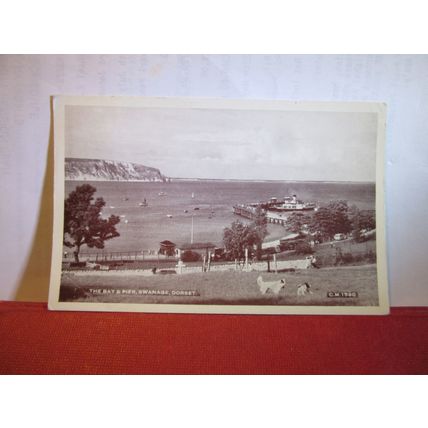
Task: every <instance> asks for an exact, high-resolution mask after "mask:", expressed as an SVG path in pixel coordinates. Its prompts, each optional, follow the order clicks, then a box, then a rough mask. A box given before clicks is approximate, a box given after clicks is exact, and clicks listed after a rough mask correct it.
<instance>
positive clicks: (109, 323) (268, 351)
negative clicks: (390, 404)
mask: <svg viewBox="0 0 428 428" xmlns="http://www.w3.org/2000/svg"><path fill="white" fill-rule="evenodd" d="M0 343H1V347H0V374H426V373H428V308H426V307H423V308H422V307H419V308H418V307H413V308H392V309H391V314H390V315H388V316H308V315H299V316H291V315H287V316H271V315H251V316H248V315H197V314H195V315H193V314H141V313H109V312H104V313H100V312H55V311H48V309H47V305H46V304H43V303H22V302H0Z"/></svg>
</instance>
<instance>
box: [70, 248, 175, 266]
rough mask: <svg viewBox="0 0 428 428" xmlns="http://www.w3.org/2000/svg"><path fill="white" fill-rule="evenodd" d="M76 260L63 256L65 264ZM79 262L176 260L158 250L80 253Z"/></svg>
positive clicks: (71, 256)
mask: <svg viewBox="0 0 428 428" xmlns="http://www.w3.org/2000/svg"><path fill="white" fill-rule="evenodd" d="M73 260H74V257H73V254H72V253H67V252H65V253H64V254H63V262H72V261H73ZM79 260H80V261H82V262H93V263H101V262H114V261H117V262H124V261H137V260H140V261H144V260H176V257H175V256H165V255H164V254H159V253H158V251H157V250H143V251H114V252H98V253H80V254H79Z"/></svg>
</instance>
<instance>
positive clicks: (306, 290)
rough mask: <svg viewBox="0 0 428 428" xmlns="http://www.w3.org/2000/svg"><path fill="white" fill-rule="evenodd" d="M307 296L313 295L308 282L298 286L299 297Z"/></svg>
mask: <svg viewBox="0 0 428 428" xmlns="http://www.w3.org/2000/svg"><path fill="white" fill-rule="evenodd" d="M305 294H313V293H312V291H311V286H310V285H309V283H307V282H304V283H303V284H300V285H298V286H297V295H298V296H304V295H305Z"/></svg>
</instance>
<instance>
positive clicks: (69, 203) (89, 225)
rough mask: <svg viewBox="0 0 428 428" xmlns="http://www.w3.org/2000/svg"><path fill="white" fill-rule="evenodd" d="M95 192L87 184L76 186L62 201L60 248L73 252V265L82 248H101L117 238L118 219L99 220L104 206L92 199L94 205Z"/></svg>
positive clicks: (98, 200)
mask: <svg viewBox="0 0 428 428" xmlns="http://www.w3.org/2000/svg"><path fill="white" fill-rule="evenodd" d="M96 191H97V189H96V188H95V187H93V186H91V185H90V184H83V185H81V186H77V187H76V189H75V190H73V191H72V192H71V193H70V194H69V195H68V198H67V199H66V200H65V206H64V245H65V246H67V247H69V248H75V250H74V251H73V254H74V260H75V261H76V262H77V263H78V262H79V253H80V248H81V246H82V245H87V246H88V247H89V248H93V247H96V248H104V242H105V241H107V240H108V239H112V238H115V237H117V236H120V234H119V232H118V231H117V230H116V227H115V226H116V225H117V224H118V223H119V222H120V218H119V217H118V216H115V215H111V216H110V217H109V218H108V219H103V218H102V217H101V210H102V208H103V207H104V206H105V202H104V199H103V198H96V199H95V201H94V193H95V192H96ZM93 201H94V202H93Z"/></svg>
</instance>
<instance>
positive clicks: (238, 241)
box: [223, 220, 257, 260]
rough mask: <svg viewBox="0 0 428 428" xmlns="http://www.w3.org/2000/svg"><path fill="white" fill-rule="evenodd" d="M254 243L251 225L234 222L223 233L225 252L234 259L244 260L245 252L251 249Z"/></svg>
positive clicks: (254, 234) (254, 235)
mask: <svg viewBox="0 0 428 428" xmlns="http://www.w3.org/2000/svg"><path fill="white" fill-rule="evenodd" d="M256 241H257V236H256V233H255V228H254V227H253V226H252V225H248V224H243V223H242V222H240V221H239V220H236V221H234V222H233V223H232V224H231V226H230V227H226V228H225V229H224V232H223V243H224V246H225V248H226V251H227V252H228V253H229V254H230V255H231V256H232V258H234V259H238V260H242V259H244V257H245V250H246V249H251V248H253V246H254V244H256Z"/></svg>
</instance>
